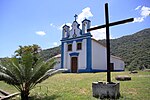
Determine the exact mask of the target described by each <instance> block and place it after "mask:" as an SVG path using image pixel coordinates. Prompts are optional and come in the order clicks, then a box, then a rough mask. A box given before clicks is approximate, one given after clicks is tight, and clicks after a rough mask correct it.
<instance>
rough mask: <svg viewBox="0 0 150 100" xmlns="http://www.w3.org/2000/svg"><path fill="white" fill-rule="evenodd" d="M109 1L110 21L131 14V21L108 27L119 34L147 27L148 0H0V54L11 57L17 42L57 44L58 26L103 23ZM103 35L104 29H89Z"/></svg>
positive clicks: (113, 35) (149, 19)
mask: <svg viewBox="0 0 150 100" xmlns="http://www.w3.org/2000/svg"><path fill="white" fill-rule="evenodd" d="M106 2H107V3H108V4H109V17H110V22H114V21H118V20H123V19H126V18H130V17H133V18H134V19H135V20H134V22H132V23H129V24H125V25H119V26H114V27H111V28H110V29H111V30H110V33H111V38H112V39H114V38H119V37H121V36H124V35H130V34H133V33H135V32H137V31H140V30H142V29H145V28H149V27H150V2H149V0H0V44H1V45H0V57H6V56H8V57H11V56H12V55H13V54H14V51H15V50H16V49H18V46H19V45H22V46H24V45H32V44H38V45H39V46H41V47H42V49H47V48H52V47H55V46H58V45H60V39H61V36H62V35H61V29H62V28H61V27H62V26H63V25H64V24H67V25H71V24H72V22H73V21H74V15H75V14H77V15H78V19H77V21H78V23H79V24H80V23H81V21H82V20H83V19H85V18H87V19H90V20H91V23H92V27H93V26H97V25H102V24H104V23H105V17H104V5H105V3H106ZM92 35H93V37H94V38H95V39H104V38H105V29H100V30H96V31H93V32H92Z"/></svg>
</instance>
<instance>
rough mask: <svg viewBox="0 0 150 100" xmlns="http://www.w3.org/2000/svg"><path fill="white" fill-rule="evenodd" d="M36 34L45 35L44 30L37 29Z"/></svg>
mask: <svg viewBox="0 0 150 100" xmlns="http://www.w3.org/2000/svg"><path fill="white" fill-rule="evenodd" d="M36 34H37V35H40V36H44V35H46V33H45V32H44V31H37V32H36Z"/></svg>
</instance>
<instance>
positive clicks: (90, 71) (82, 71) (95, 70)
mask: <svg viewBox="0 0 150 100" xmlns="http://www.w3.org/2000/svg"><path fill="white" fill-rule="evenodd" d="M122 71H124V70H114V71H112V72H122ZM70 72H71V70H70V69H68V70H67V71H65V73H70ZM96 72H107V70H101V69H92V70H86V69H78V73H96Z"/></svg>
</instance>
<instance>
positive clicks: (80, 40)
mask: <svg viewBox="0 0 150 100" xmlns="http://www.w3.org/2000/svg"><path fill="white" fill-rule="evenodd" d="M82 40H83V39H78V40H75V41H76V42H82Z"/></svg>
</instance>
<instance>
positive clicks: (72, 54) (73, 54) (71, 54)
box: [69, 52, 79, 57]
mask: <svg viewBox="0 0 150 100" xmlns="http://www.w3.org/2000/svg"><path fill="white" fill-rule="evenodd" d="M69 55H70V56H71V57H72V56H78V55H79V53H77V52H73V53H70V54H69Z"/></svg>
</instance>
